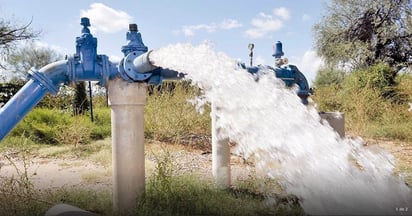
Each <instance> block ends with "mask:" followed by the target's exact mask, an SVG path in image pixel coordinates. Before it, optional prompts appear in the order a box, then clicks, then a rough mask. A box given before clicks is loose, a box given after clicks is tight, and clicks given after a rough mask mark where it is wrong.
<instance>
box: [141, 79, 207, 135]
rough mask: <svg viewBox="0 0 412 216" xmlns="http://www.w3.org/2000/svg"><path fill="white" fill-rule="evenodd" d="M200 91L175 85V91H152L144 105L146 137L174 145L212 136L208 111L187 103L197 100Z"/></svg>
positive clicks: (178, 84)
mask: <svg viewBox="0 0 412 216" xmlns="http://www.w3.org/2000/svg"><path fill="white" fill-rule="evenodd" d="M198 94H199V89H197V88H195V87H191V86H188V85H187V84H184V83H183V84H182V83H180V82H179V83H176V85H175V87H174V89H173V91H161V90H159V89H156V88H155V89H153V92H152V93H151V95H149V96H148V98H147V104H146V106H145V136H146V137H149V138H153V139H157V140H161V141H172V142H175V141H177V140H180V139H182V138H187V137H192V136H191V135H192V134H196V135H202V134H203V135H210V115H209V110H206V112H204V113H203V114H200V113H199V112H197V111H196V109H195V108H194V106H193V105H191V104H190V103H189V102H188V101H187V100H188V99H191V98H194V97H196V96H197V95H198Z"/></svg>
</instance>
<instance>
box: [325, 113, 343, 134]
mask: <svg viewBox="0 0 412 216" xmlns="http://www.w3.org/2000/svg"><path fill="white" fill-rule="evenodd" d="M319 115H320V117H321V118H322V119H324V120H326V121H327V122H328V123H329V125H330V126H331V127H332V128H333V129H334V130H335V131H336V132H337V133H338V134H339V136H340V137H341V138H344V137H345V114H344V113H341V112H320V113H319Z"/></svg>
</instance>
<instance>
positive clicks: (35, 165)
mask: <svg viewBox="0 0 412 216" xmlns="http://www.w3.org/2000/svg"><path fill="white" fill-rule="evenodd" d="M365 145H367V146H371V147H372V146H378V147H381V148H384V149H385V150H387V151H389V152H390V153H392V154H393V155H394V156H395V157H396V158H397V170H396V171H397V172H399V173H401V174H402V175H403V176H404V178H405V181H406V182H407V183H408V184H410V185H411V184H412V146H411V145H408V144H402V143H396V142H393V141H385V140H365ZM109 147H110V144H105V147H104V148H102V149H101V150H100V151H97V152H95V153H93V154H91V155H89V156H87V157H84V158H75V157H72V158H70V157H69V158H67V157H66V158H59V157H54V158H50V157H46V158H45V157H43V156H38V155H37V156H33V157H31V158H30V160H29V161H30V162H29V163H28V164H27V166H26V167H27V169H26V170H27V175H28V176H29V177H30V179H31V181H32V183H33V184H34V186H35V187H36V188H38V189H53V188H61V187H82V188H90V189H102V188H103V189H110V188H111V184H112V183H111V176H112V167H111V158H110V157H111V153H110V148H109ZM165 155H168V157H170V158H169V159H170V161H172V163H173V170H174V173H175V174H176V175H178V174H196V175H199V176H201V177H202V178H205V179H208V178H209V179H212V160H211V154H210V153H208V152H206V153H205V152H203V151H201V150H194V149H191V148H188V147H185V146H181V145H165V144H162V143H152V144H149V145H146V156H145V157H146V161H145V162H146V176H147V177H149V176H150V175H151V174H152V173H153V171H154V170H155V169H156V164H157V160H160V159H161V158H162V157H164V156H165ZM96 158H98V159H96ZM24 166H25V164H24V161H22V160H21V159H20V158H18V157H11V158H10V160H8V159H6V158H5V157H4V154H3V155H0V178H4V177H12V176H13V175H14V176H16V175H17V174H18V172H20V173H23V172H24V170H25V169H24ZM231 169H232V172H231V173H232V181H235V180H237V179H244V178H247V176H249V175H250V174H251V173H252V172H253V169H254V167H253V164H249V165H248V164H247V163H245V162H244V161H243V159H242V158H241V157H238V156H234V155H233V156H232V157H231Z"/></svg>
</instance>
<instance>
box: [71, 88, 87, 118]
mask: <svg viewBox="0 0 412 216" xmlns="http://www.w3.org/2000/svg"><path fill="white" fill-rule="evenodd" d="M73 106H74V107H73V111H74V114H75V115H83V114H85V113H86V111H87V110H89V101H88V99H87V91H86V84H85V82H84V81H80V82H77V83H76V87H75V95H74V103H73Z"/></svg>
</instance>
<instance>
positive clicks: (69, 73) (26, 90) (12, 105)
mask: <svg viewBox="0 0 412 216" xmlns="http://www.w3.org/2000/svg"><path fill="white" fill-rule="evenodd" d="M80 24H81V25H82V26H83V28H82V31H81V36H80V37H76V53H75V54H74V55H73V56H70V57H68V58H67V59H66V60H62V61H58V62H55V63H52V64H49V65H47V66H45V67H43V68H42V69H40V70H38V71H37V70H34V69H33V70H31V71H30V72H29V75H30V77H29V78H30V81H29V82H27V83H26V85H24V86H23V88H22V89H21V90H19V92H17V94H16V95H15V96H14V97H13V98H12V99H11V100H10V101H9V102H8V103H7V104H5V105H4V106H3V107H2V108H1V109H0V120H1V126H0V140H2V139H3V138H4V137H5V136H6V135H7V134H8V133H9V132H10V130H12V129H13V128H14V126H15V125H16V124H17V123H18V122H19V121H20V120H21V119H22V118H23V117H24V116H25V115H26V114H27V113H28V112H29V111H30V110H31V109H33V107H34V106H36V104H37V103H38V102H39V101H40V100H41V99H42V98H43V97H44V96H45V95H46V93H51V94H56V93H57V92H58V91H59V88H60V85H61V84H69V83H73V82H77V81H99V84H100V85H102V86H106V84H107V81H108V80H109V79H114V78H115V77H118V76H120V77H122V78H123V79H124V80H127V81H130V82H148V83H149V84H159V83H161V82H162V80H163V79H180V78H181V77H182V76H183V74H181V73H178V72H176V71H172V70H169V69H163V68H160V67H156V66H154V65H153V64H152V63H151V62H150V61H149V57H148V54H150V52H147V51H148V49H147V47H146V46H145V45H144V44H143V41H142V37H141V34H140V33H139V32H138V30H137V25H136V24H130V25H129V32H127V35H126V38H127V40H128V44H127V45H125V46H122V48H121V51H122V52H123V54H124V55H125V58H123V59H122V60H121V61H120V62H119V63H118V65H117V64H114V63H112V62H110V61H109V58H108V57H107V56H106V55H98V54H97V38H95V37H93V35H92V34H91V33H90V29H89V26H90V21H89V19H88V18H86V17H83V18H81V21H80ZM143 54H145V55H143ZM139 56H141V57H140V58H138V57H139Z"/></svg>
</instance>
